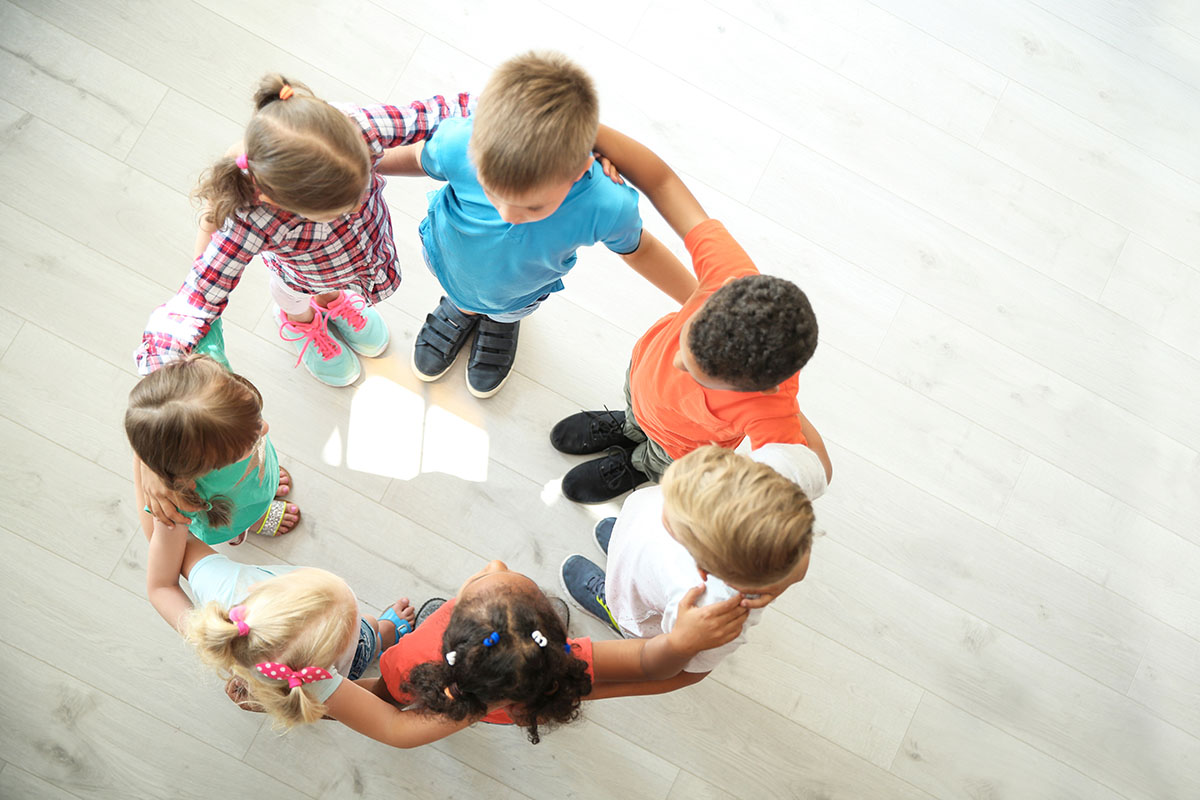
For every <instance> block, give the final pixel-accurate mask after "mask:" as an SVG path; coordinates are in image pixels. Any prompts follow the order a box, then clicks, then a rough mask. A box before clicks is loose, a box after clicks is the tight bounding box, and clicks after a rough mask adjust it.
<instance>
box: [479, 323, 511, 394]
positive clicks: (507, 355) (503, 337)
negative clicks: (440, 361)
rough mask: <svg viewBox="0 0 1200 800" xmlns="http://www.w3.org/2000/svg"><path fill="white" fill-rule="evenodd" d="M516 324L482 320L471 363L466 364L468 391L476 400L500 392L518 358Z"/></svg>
mask: <svg viewBox="0 0 1200 800" xmlns="http://www.w3.org/2000/svg"><path fill="white" fill-rule="evenodd" d="M520 328H521V323H519V322H496V321H495V320H493V319H488V318H487V317H482V318H480V320H479V330H478V331H477V332H476V333H475V342H474V344H472V345H471V360H470V361H468V362H467V389H469V390H470V392H471V394H473V395H475V396H476V397H491V396H492V395H494V394H495V393H496V392H498V391H500V387H501V386H503V385H504V382H505V381H507V380H508V376H509V374H510V373H511V371H512V365H513V360H514V359H515V358H516V357H517V332H518V331H519V330H520Z"/></svg>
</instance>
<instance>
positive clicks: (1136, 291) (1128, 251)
mask: <svg viewBox="0 0 1200 800" xmlns="http://www.w3.org/2000/svg"><path fill="white" fill-rule="evenodd" d="M1196 263H1197V265H1200V260H1197V262H1196ZM1100 302H1101V303H1103V304H1104V305H1106V306H1107V307H1109V308H1111V309H1112V310H1113V311H1116V312H1117V313H1118V314H1120V315H1121V316H1123V317H1125V318H1126V319H1128V320H1131V321H1132V322H1134V323H1136V324H1137V325H1138V327H1140V328H1141V329H1142V330H1145V331H1149V332H1150V333H1151V334H1153V335H1154V336H1156V337H1158V338H1159V339H1161V340H1163V341H1164V342H1166V343H1167V344H1169V345H1171V346H1172V347H1175V348H1178V349H1179V350H1182V351H1183V352H1185V353H1187V354H1188V355H1189V356H1191V357H1192V358H1196V359H1200V317H1198V316H1197V315H1196V314H1195V309H1196V308H1197V307H1198V304H1200V270H1198V269H1197V268H1193V267H1190V266H1188V265H1187V264H1185V263H1184V262H1182V261H1178V260H1176V259H1174V258H1172V257H1171V256H1169V255H1167V254H1166V253H1164V252H1162V251H1161V250H1157V249H1155V248H1154V247H1151V246H1150V245H1149V244H1147V243H1146V242H1145V241H1143V240H1142V239H1140V238H1138V237H1137V236H1131V237H1129V242H1128V243H1127V244H1126V245H1125V249H1124V250H1123V251H1122V252H1121V257H1120V258H1119V259H1117V265H1116V266H1115V267H1114V268H1113V273H1112V275H1110V276H1109V278H1108V285H1107V286H1105V287H1104V294H1103V295H1101V297H1100Z"/></svg>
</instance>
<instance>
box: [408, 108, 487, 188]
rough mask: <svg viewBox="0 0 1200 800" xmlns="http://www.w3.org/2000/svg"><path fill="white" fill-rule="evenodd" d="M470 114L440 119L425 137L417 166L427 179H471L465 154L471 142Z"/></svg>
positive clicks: (470, 169)
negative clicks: (428, 177)
mask: <svg viewBox="0 0 1200 800" xmlns="http://www.w3.org/2000/svg"><path fill="white" fill-rule="evenodd" d="M473 126H474V119H473V118H472V117H453V118H451V119H447V120H445V121H443V122H442V123H441V124H440V125H439V126H438V128H437V130H436V131H435V132H434V133H433V135H432V136H430V137H429V138H428V139H426V140H425V146H424V149H423V150H422V151H421V166H422V167H423V168H424V170H425V171H426V172H427V173H428V174H429V176H430V177H431V178H435V179H439V180H452V179H453V180H461V179H462V178H464V177H469V178H470V179H471V180H475V168H474V166H472V164H471V159H470V157H469V156H468V147H469V145H470V143H471V130H472V129H473Z"/></svg>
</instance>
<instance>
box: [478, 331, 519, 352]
mask: <svg viewBox="0 0 1200 800" xmlns="http://www.w3.org/2000/svg"><path fill="white" fill-rule="evenodd" d="M475 347H476V348H480V347H487V348H489V349H492V350H512V349H513V335H512V332H510V331H505V332H503V333H493V332H492V331H488V330H484V329H483V328H480V329H479V332H478V333H476V334H475Z"/></svg>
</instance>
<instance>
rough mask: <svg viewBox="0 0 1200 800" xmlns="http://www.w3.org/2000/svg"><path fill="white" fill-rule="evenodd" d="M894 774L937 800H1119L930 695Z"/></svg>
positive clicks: (902, 748)
mask: <svg viewBox="0 0 1200 800" xmlns="http://www.w3.org/2000/svg"><path fill="white" fill-rule="evenodd" d="M892 772H894V773H895V774H897V775H899V776H901V777H903V778H905V779H906V780H908V781H911V782H912V783H913V784H914V785H916V786H920V787H921V788H922V789H925V790H926V791H928V792H930V793H931V794H934V795H937V796H938V797H947V798H949V797H980V798H983V797H988V798H993V797H994V798H1001V797H1013V798H1016V797H1019V798H1022V800H1037V799H1038V798H1043V799H1044V800H1067V799H1068V798H1071V800H1118V798H1120V797H1121V795H1118V794H1117V793H1116V792H1114V791H1112V790H1111V789H1109V788H1108V787H1106V786H1104V785H1103V784H1100V783H1097V782H1096V781H1095V780H1093V779H1091V778H1090V777H1088V776H1087V775H1086V774H1084V773H1081V772H1078V771H1076V770H1074V769H1071V768H1070V767H1068V766H1066V765H1065V764H1063V763H1062V762H1061V761H1058V760H1057V759H1054V758H1051V757H1050V756H1048V755H1046V754H1045V753H1043V752H1040V751H1039V750H1036V749H1035V748H1032V747H1030V746H1029V745H1027V744H1025V743H1024V742H1022V741H1021V740H1019V739H1017V738H1014V737H1012V736H1009V735H1008V734H1005V733H1003V732H1001V731H999V730H997V729H996V728H995V727H993V726H991V725H988V724H987V723H986V722H983V721H982V720H980V719H979V718H978V717H975V716H972V715H971V714H968V713H967V712H965V711H963V710H962V709H960V708H956V707H955V706H953V705H951V704H950V703H947V702H946V701H945V700H943V699H941V698H940V697H937V696H936V695H933V694H929V693H926V695H925V697H924V698H923V699H922V700H921V705H920V707H919V708H917V714H916V716H915V717H913V723H912V726H911V727H910V728H909V729H908V733H907V734H906V735H905V737H904V743H903V744H902V745H901V746H900V752H899V753H897V754H896V762H895V763H894V764H893V765H892Z"/></svg>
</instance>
